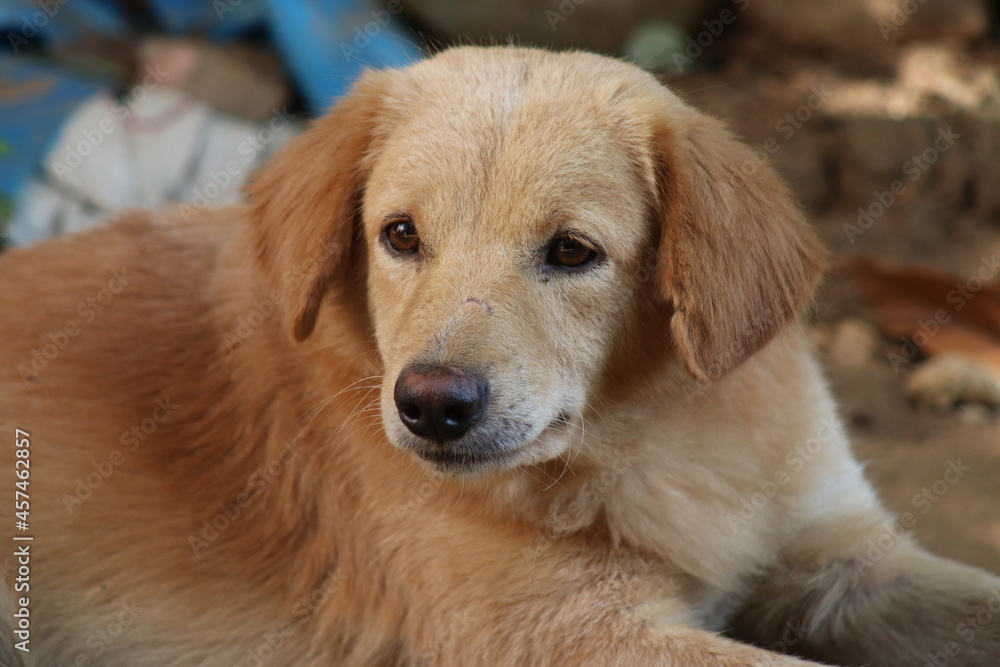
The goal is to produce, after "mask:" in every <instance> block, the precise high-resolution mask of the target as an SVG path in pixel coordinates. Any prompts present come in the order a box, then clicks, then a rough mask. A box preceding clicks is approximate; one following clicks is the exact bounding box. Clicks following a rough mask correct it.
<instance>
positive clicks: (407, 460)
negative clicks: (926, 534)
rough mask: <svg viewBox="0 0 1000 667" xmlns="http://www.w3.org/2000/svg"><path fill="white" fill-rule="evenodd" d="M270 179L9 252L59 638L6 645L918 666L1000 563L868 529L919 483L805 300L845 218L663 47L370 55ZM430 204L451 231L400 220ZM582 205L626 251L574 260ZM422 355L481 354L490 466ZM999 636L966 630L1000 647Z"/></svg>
mask: <svg viewBox="0 0 1000 667" xmlns="http://www.w3.org/2000/svg"><path fill="white" fill-rule="evenodd" d="M248 196H249V203H248V204H246V205H241V206H235V207H229V208H224V209H214V210H207V211H204V212H203V213H201V214H199V215H197V216H195V219H193V220H191V221H190V222H189V223H187V224H185V223H184V221H183V220H182V216H181V215H180V214H179V213H178V212H176V211H169V212H164V213H131V214H128V215H126V216H123V217H122V218H121V219H119V220H117V221H115V222H113V223H111V224H110V225H108V226H106V227H103V228H100V229H96V230H93V231H91V232H88V233H85V234H81V235H76V236H70V237H66V238H61V239H57V240H54V241H51V242H48V243H45V244H42V245H39V246H36V247H32V248H27V249H23V250H12V251H10V252H8V253H6V254H5V255H4V256H0V284H2V285H3V286H4V288H5V289H4V290H3V291H2V295H0V304H2V307H3V310H4V313H5V325H4V330H3V336H2V340H0V342H2V345H0V358H2V363H0V394H2V396H3V401H2V403H0V425H2V429H3V432H4V433H6V434H13V432H14V429H15V428H21V429H24V430H26V431H28V432H29V433H30V434H31V452H32V468H31V502H32V506H31V517H32V518H31V523H32V529H31V533H32V534H33V535H34V536H35V542H34V543H33V546H32V549H33V560H32V564H31V567H32V570H31V591H30V596H31V615H32V616H31V618H32V639H31V652H30V653H22V652H16V651H10V649H9V646H10V645H11V644H12V642H13V638H12V637H11V636H10V633H11V628H10V627H9V624H10V622H11V616H10V614H7V613H5V615H4V616H3V621H2V623H3V624H4V625H3V631H2V633H0V634H5V635H6V636H4V637H0V639H2V640H3V641H4V647H5V648H4V649H0V651H8V654H9V655H6V657H4V656H5V654H4V653H2V652H0V658H3V659H5V660H7V661H8V662H11V661H13V660H19V661H20V663H21V664H24V665H44V666H46V667H48V666H49V665H56V664H59V665H66V664H75V665H108V666H112V667H115V666H126V665H127V666H133V665H175V666H181V665H183V666H190V665H205V666H208V665H229V664H232V665H257V664H274V665H302V666H306V667H310V666H316V667H318V666H321V665H323V666H326V665H345V666H348V665H359V666H360V665H366V666H367V665H443V666H450V665H454V666H459V665H461V666H463V667H465V666H470V665H483V666H493V665H621V666H622V667H632V666H635V665H677V666H685V667H688V666H699V665H705V666H707V665H733V666H735V665H793V664H805V663H804V662H802V661H800V660H798V659H796V658H793V657H788V656H783V655H778V654H777V653H772V652H769V651H767V650H765V649H767V648H775V649H785V650H787V651H788V652H790V653H795V654H799V655H801V656H805V657H811V658H814V659H822V660H827V661H830V662H834V663H838V664H874V665H916V664H923V661H926V660H927V659H928V658H927V655H928V654H929V653H935V652H939V651H942V650H944V648H945V645H946V644H947V643H948V642H949V641H953V640H954V641H956V642H961V638H960V637H958V636H956V626H957V625H958V624H959V623H961V622H962V621H963V619H964V618H965V617H966V616H967V615H969V614H973V615H974V614H975V613H976V611H978V610H979V609H982V608H987V606H988V605H989V604H991V602H990V600H991V595H993V594H994V591H995V590H997V589H998V588H1000V580H997V579H996V578H994V577H992V576H991V575H988V574H986V573H984V572H981V571H978V570H974V569H972V568H967V567H964V566H960V565H957V564H953V563H946V562H942V561H939V560H937V559H934V558H933V557H931V556H929V555H926V554H925V553H924V552H922V551H920V549H919V548H918V547H917V546H915V545H914V544H913V543H912V542H911V541H910V540H909V538H907V537H901V538H899V539H896V540H894V542H893V544H892V548H890V549H887V550H886V551H885V553H884V554H882V556H880V557H879V558H878V559H876V560H874V561H873V562H870V563H868V562H866V561H865V560H864V559H866V558H867V556H866V553H867V550H868V548H869V547H868V543H869V540H872V539H878V538H879V537H880V536H883V535H884V534H885V531H886V527H885V524H886V522H888V521H890V517H889V516H888V515H887V514H886V513H885V512H884V510H882V508H881V506H880V505H879V503H878V501H877V500H876V498H875V496H874V494H873V492H872V491H871V489H870V487H869V486H868V484H867V483H866V482H865V480H864V478H863V475H862V472H861V469H860V467H859V466H858V464H857V463H856V462H855V461H854V459H853V458H852V456H851V453H850V450H849V445H848V443H847V441H846V439H845V437H844V435H843V433H842V431H841V427H840V425H839V421H838V420H837V417H836V411H835V407H834V405H833V403H832V401H831V399H830V397H829V394H828V391H827V389H826V387H825V386H824V383H823V380H822V378H821V377H820V373H819V371H818V369H817V367H816V365H815V363H814V362H813V361H812V359H811V358H810V354H809V351H808V349H807V345H806V343H805V341H804V337H803V335H802V332H801V330H800V327H799V325H798V324H797V323H796V320H797V318H798V316H799V314H800V313H801V312H802V310H803V309H804V308H805V307H806V305H807V302H808V300H809V298H810V295H811V293H812V289H813V287H814V285H815V283H816V280H817V278H818V275H819V273H820V271H821V268H822V266H823V263H824V261H823V253H822V251H821V250H820V249H819V246H818V244H817V241H816V239H815V237H814V235H813V233H812V232H811V231H810V230H809V228H808V227H807V225H806V224H805V223H804V222H803V219H802V216H801V215H800V214H799V212H798V211H797V210H796V208H795V207H794V205H793V204H792V203H791V201H790V199H789V197H788V194H787V192H786V190H785V189H784V187H783V186H782V185H781V184H780V182H779V181H778V179H777V178H776V177H775V175H774V174H773V173H772V172H771V170H770V169H769V168H767V167H766V166H764V165H761V164H758V163H756V162H754V161H753V160H752V158H751V156H750V155H749V153H748V151H747V150H746V149H745V148H743V147H742V146H741V144H739V143H738V142H737V141H735V140H734V139H733V138H732V137H731V136H730V135H729V134H728V133H727V132H726V130H725V129H724V128H723V127H721V126H720V125H719V123H718V122H716V121H714V120H712V119H709V118H707V117H705V116H704V115H702V114H700V113H699V112H697V111H695V110H693V109H691V108H690V107H688V106H686V105H685V104H683V103H682V102H681V101H680V100H679V99H678V98H677V97H676V96H674V95H673V94H672V93H670V92H669V91H668V90H667V89H665V88H663V87H662V86H660V85H659V84H658V83H657V82H656V81H655V80H654V79H653V78H652V77H651V76H649V75H647V74H645V73H643V72H641V71H640V70H638V69H637V68H634V67H632V66H630V65H626V64H623V63H620V62H617V61H613V60H610V59H606V58H602V57H599V56H594V55H588V54H582V53H573V54H552V53H546V52H542V51H535V50H526V49H512V48H494V49H477V48H460V49H454V50H450V51H447V52H444V53H442V54H440V55H438V56H435V57H434V58H432V59H430V60H428V61H426V62H423V63H420V64H418V65H415V66H413V67H411V68H409V69H406V70H402V71H385V72H374V73H369V74H367V75H366V76H365V77H364V78H363V79H362V80H361V81H360V82H359V83H358V85H357V86H356V88H355V90H354V92H353V93H351V94H350V95H349V96H348V97H347V98H346V99H345V100H344V101H342V102H341V103H340V104H339V105H338V106H337V107H336V108H335V109H334V110H333V111H332V112H331V113H330V114H329V115H328V116H327V117H325V118H323V119H320V120H319V121H317V122H316V123H315V125H314V127H313V128H312V129H311V130H310V131H309V132H307V133H305V134H304V135H303V136H302V137H301V138H299V139H298V140H297V141H296V142H295V143H294V144H293V145H292V146H290V147H289V148H287V149H286V150H285V151H284V152H282V153H281V154H280V155H278V156H277V157H276V158H275V159H274V160H273V161H272V163H271V164H270V165H269V166H268V167H267V168H266V169H265V170H264V171H263V172H262V173H261V174H259V175H258V177H257V178H256V179H255V181H254V183H253V184H252V186H251V187H250V188H249V192H248ZM401 212H405V213H408V214H410V215H411V216H412V218H413V220H414V222H415V224H416V226H417V229H418V231H419V233H420V236H421V239H422V240H423V242H424V244H425V253H424V256H423V257H422V259H419V260H416V261H410V260H400V259H399V258H395V257H391V256H390V255H388V254H387V253H386V252H385V251H384V249H383V248H382V246H381V245H380V243H379V240H378V237H379V233H380V230H381V227H382V226H383V224H384V221H385V220H386V219H387V217H391V216H392V215H394V214H398V213H401ZM567 227H569V228H573V229H576V230H579V231H582V232H584V233H586V234H587V235H589V236H590V237H592V238H594V239H596V240H598V241H599V242H600V243H601V245H602V246H603V248H604V249H605V250H606V252H607V261H606V262H604V263H603V264H601V265H600V266H599V267H597V268H595V269H593V270H591V271H589V272H586V273H580V274H575V275H573V276H571V277H567V276H564V275H552V276H548V279H546V278H545V277H543V275H542V273H540V271H539V269H538V252H539V249H540V248H542V247H544V246H545V244H546V243H547V242H548V240H549V239H550V238H551V236H552V234H553V233H555V231H556V230H558V229H562V228H567ZM123 267H124V270H125V275H127V276H130V278H128V279H127V284H126V285H125V286H124V287H123V288H122V289H120V290H118V292H117V293H116V294H114V296H113V299H111V300H110V302H109V303H107V304H106V305H105V306H103V309H102V310H101V311H100V312H96V311H95V312H96V314H94V316H93V317H90V318H89V319H86V318H85V314H91V311H90V310H88V308H90V307H89V306H87V305H84V306H81V305H80V304H87V303H88V299H89V298H93V297H94V295H96V294H100V293H101V291H102V290H104V289H105V288H106V287H107V285H108V281H109V280H111V279H112V277H113V272H114V271H116V270H118V269H121V268H123ZM71 320H79V322H78V324H79V325H80V331H79V333H78V334H77V335H74V336H72V337H71V338H69V339H68V343H67V344H66V345H65V346H63V347H64V349H61V350H60V351H59V352H58V354H56V355H55V356H54V358H52V359H50V360H48V361H47V364H46V365H45V367H44V368H43V369H41V370H40V371H37V372H29V373H28V374H27V376H25V377H23V376H24V369H25V368H30V366H31V361H32V358H33V352H34V351H37V350H41V349H43V347H44V346H45V345H46V344H47V343H49V342H50V341H51V340H52V339H51V337H50V334H56V333H58V332H61V331H64V330H65V328H66V326H67V322H69V321H71ZM85 320H86V321H85ZM56 338H57V339H58V338H59V337H58V336H56ZM414 362H421V363H432V364H434V363H446V364H452V365H460V366H463V367H465V368H469V369H471V370H472V371H475V372H476V373H479V374H481V375H482V376H483V377H485V378H486V379H487V380H488V382H489V387H490V403H489V409H488V415H487V417H486V418H485V420H484V422H483V424H482V427H481V429H480V431H479V433H480V435H479V436H477V437H478V438H479V439H478V440H470V441H469V442H468V443H466V445H463V446H468V447H469V448H470V449H469V451H470V452H472V451H473V448H476V447H479V448H486V449H489V451H492V452H493V453H494V454H495V456H493V458H491V459H490V460H489V461H488V462H485V463H476V462H474V461H472V459H470V462H469V463H468V464H467V465H464V466H460V469H459V468H451V469H448V470H445V472H444V473H442V472H439V471H435V470H433V469H432V468H433V466H431V465H430V464H427V463H424V462H422V461H421V460H420V459H419V457H418V456H416V455H414V451H415V450H416V449H419V446H420V443H419V442H417V441H415V439H414V437H413V436H412V435H410V434H409V433H408V432H407V431H406V429H405V428H404V427H403V425H402V424H401V422H400V421H399V418H398V417H397V416H396V412H395V407H394V405H393V399H392V388H393V385H394V383H395V380H396V377H397V375H398V374H399V372H400V370H401V369H402V368H403V367H405V366H406V365H408V364H411V363H414ZM158 400H159V401H161V403H160V406H161V408H162V405H164V403H163V401H166V405H175V406H176V407H173V408H170V410H169V411H168V412H167V413H166V417H165V418H163V419H159V417H163V416H164V412H163V411H162V409H161V411H160V412H159V413H158V412H156V411H157V405H158V404H157V401H158ZM154 415H159V417H157V419H159V420H158V421H157V420H154V422H155V427H154V430H153V431H152V432H151V433H148V434H145V433H144V437H145V440H142V441H135V442H134V441H133V440H131V439H129V437H128V434H129V432H130V429H132V428H133V427H134V426H136V425H142V424H144V423H145V424H151V423H154V422H150V421H149V420H150V418H151V416H154ZM564 422H565V423H564ZM140 432H142V431H141V430H140ZM5 437H9V436H5ZM136 442H137V443H138V444H135V443H136ZM133 445H134V446H133ZM803 447H807V448H808V449H807V450H805V451H807V452H808V456H805V455H803V454H802V452H803V451H804V450H802V448H803ZM114 452H117V454H118V457H117V458H115V459H114V460H115V461H117V462H116V463H115V464H114V465H112V466H111V468H110V470H111V472H110V473H109V474H107V475H101V474H100V470H104V471H105V472H107V471H108V470H109V468H108V465H103V462H106V461H108V460H109V457H111V456H112V455H113V453H114ZM3 456H4V457H5V458H4V462H3V466H4V467H3V469H4V471H5V473H4V477H3V482H2V484H0V504H3V505H4V506H7V507H11V506H12V505H13V488H14V487H13V484H14V481H15V478H14V476H13V474H12V471H13V448H12V447H10V446H7V447H5V448H4V449H3ZM109 465H110V464H109ZM778 472H783V473H785V477H784V478H783V481H782V482H781V483H780V486H777V485H775V492H774V493H773V494H768V495H770V496H771V497H769V498H767V499H766V500H765V502H763V503H762V504H759V506H754V510H753V512H751V513H749V515H747V514H746V513H744V515H741V509H744V501H746V500H747V499H749V498H751V497H754V494H757V493H759V492H761V489H762V488H768V487H767V486H766V483H767V482H768V481H769V480H774V479H775V475H776V473H778ZM94 474H97V477H93V476H92V475H94ZM88 476H91V478H92V479H93V480H99V482H98V483H96V485H88V482H87V479H88ZM81 484H83V485H84V486H83V487H82V489H83V490H82V491H81V490H80V488H81V487H80V485H81ZM762 484H764V486H762ZM87 491H89V493H87ZM78 496H86V498H85V499H82V500H81V499H80V498H79V497H78ZM220 517H221V518H220ZM213 522H214V523H215V524H216V525H217V526H225V527H223V528H220V529H218V530H215V531H214V532H213V530H212V529H211V524H212V523H213ZM11 524H12V521H4V522H3V523H2V526H3V530H2V532H0V535H2V536H3V537H4V539H5V540H6V541H7V543H8V544H12V542H11V540H10V538H11V530H12V528H11ZM15 573H16V563H13V562H12V561H11V560H8V561H7V567H6V579H7V583H8V586H7V593H8V595H9V598H8V599H7V600H6V601H5V604H6V605H7V606H12V605H13V604H14V601H15V599H16V598H15V594H13V592H12V591H11V586H12V584H13V578H14V576H15ZM127 604H131V605H133V606H132V607H130V608H129V609H131V611H128V612H126V611H123V610H124V609H125V608H124V607H123V605H127ZM136 609H139V610H141V611H135V610H136ZM123 619H124V620H127V621H128V623H127V624H126V623H124V622H123ZM116 623H119V624H120V625H118V626H116V625H115V624H116ZM789 623H798V624H800V625H801V626H803V627H805V628H806V631H805V632H804V633H799V634H798V635H796V638H795V641H794V642H792V643H789V642H788V641H785V639H787V637H786V634H787V632H786V629H787V627H788V624H789ZM116 627H117V630H118V632H114V633H113V634H114V636H113V637H112V636H111V634H112V633H111V630H114V629H115V628H116ZM796 627H798V626H796ZM727 630H728V631H729V634H730V636H732V637H736V638H738V639H742V640H745V641H746V642H748V643H740V642H739V641H736V640H734V639H731V638H726V637H723V636H722V635H720V634H719V633H720V632H722V631H727ZM995 631H996V629H995V627H992V626H991V627H989V628H985V629H982V630H981V631H980V632H978V633H977V635H976V637H975V640H974V643H972V644H968V645H967V644H964V643H963V644H960V646H961V652H960V653H959V655H958V656H957V657H951V658H949V659H950V660H951V662H949V663H948V664H949V665H955V664H961V665H991V664H998V663H1000V640H998V638H997V636H996V634H995ZM101 633H104V634H101ZM783 638H784V639H783ZM750 643H756V644H758V645H759V646H762V647H763V648H755V647H753V646H751V645H750Z"/></svg>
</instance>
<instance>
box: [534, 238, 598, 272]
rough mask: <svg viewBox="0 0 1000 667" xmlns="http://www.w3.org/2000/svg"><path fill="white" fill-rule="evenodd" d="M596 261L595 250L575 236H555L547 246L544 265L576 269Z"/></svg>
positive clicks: (588, 243)
mask: <svg viewBox="0 0 1000 667" xmlns="http://www.w3.org/2000/svg"><path fill="white" fill-rule="evenodd" d="M595 259H597V248H595V247H594V246H593V245H592V244H591V243H590V242H588V241H585V240H584V239H581V238H579V237H577V236H557V237H556V238H555V239H553V240H552V243H551V245H549V250H548V254H546V256H545V263H546V264H550V265H553V266H562V267H565V268H568V269H577V268H580V267H583V266H586V265H587V264H590V263H591V262H593V261H594V260H595Z"/></svg>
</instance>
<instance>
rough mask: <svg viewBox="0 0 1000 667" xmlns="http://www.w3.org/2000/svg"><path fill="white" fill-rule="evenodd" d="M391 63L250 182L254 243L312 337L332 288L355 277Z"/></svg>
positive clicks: (286, 313) (292, 326)
mask: <svg viewBox="0 0 1000 667" xmlns="http://www.w3.org/2000/svg"><path fill="white" fill-rule="evenodd" d="M388 76H391V73H390V72H388V71H381V72H380V71H370V72H367V73H365V74H364V75H363V76H362V77H361V78H360V79H359V80H358V82H357V83H356V84H355V85H354V87H353V88H352V90H351V92H350V93H349V94H348V95H347V96H346V97H344V98H343V99H342V100H341V101H340V103H339V104H337V105H336V106H335V107H334V108H333V109H332V110H331V111H330V112H329V113H328V114H327V115H325V116H323V117H322V118H319V119H318V120H316V121H315V122H314V123H313V124H312V126H311V127H310V129H309V130H307V131H306V132H305V133H303V134H302V135H301V136H299V137H297V138H296V139H295V140H294V141H292V143H291V144H290V145H289V146H288V147H286V148H284V149H282V150H281V151H279V152H278V153H277V154H276V155H275V156H274V157H273V158H271V159H270V161H269V163H268V164H267V165H266V166H265V168H264V169H263V170H262V171H260V172H259V173H258V174H257V175H256V176H254V177H253V179H252V180H251V182H250V184H249V185H248V186H247V188H246V193H247V195H248V197H249V200H250V206H251V211H252V213H251V215H252V222H251V224H252V230H251V234H252V243H253V246H254V251H255V253H256V255H257V262H258V265H259V266H260V267H261V269H262V270H263V272H264V275H265V277H266V279H267V280H268V281H269V283H270V285H271V289H273V290H277V291H278V292H279V293H280V294H281V297H282V298H281V314H282V318H283V321H284V322H283V323H284V325H285V327H286V330H288V331H290V332H291V334H292V337H293V338H294V339H295V340H296V341H302V340H305V339H306V338H307V337H308V336H309V335H310V334H311V333H312V330H313V328H314V327H315V325H316V317H317V315H318V313H319V308H320V305H321V304H322V303H323V300H324V298H325V296H326V294H327V292H328V291H329V290H330V289H331V288H332V287H334V286H335V285H336V284H337V283H338V282H341V281H344V280H345V279H346V278H347V274H348V270H349V262H348V260H349V257H350V255H351V246H352V244H353V243H354V242H355V241H356V225H355V220H356V218H357V216H358V214H359V209H360V202H361V195H362V193H363V190H364V184H365V179H366V176H367V169H366V166H365V159H364V158H365V156H366V155H367V153H368V151H369V147H370V144H371V139H372V135H373V133H374V131H375V129H376V125H377V123H378V116H379V110H380V106H381V100H382V92H383V90H384V87H385V85H386V80H387V77H388Z"/></svg>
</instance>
